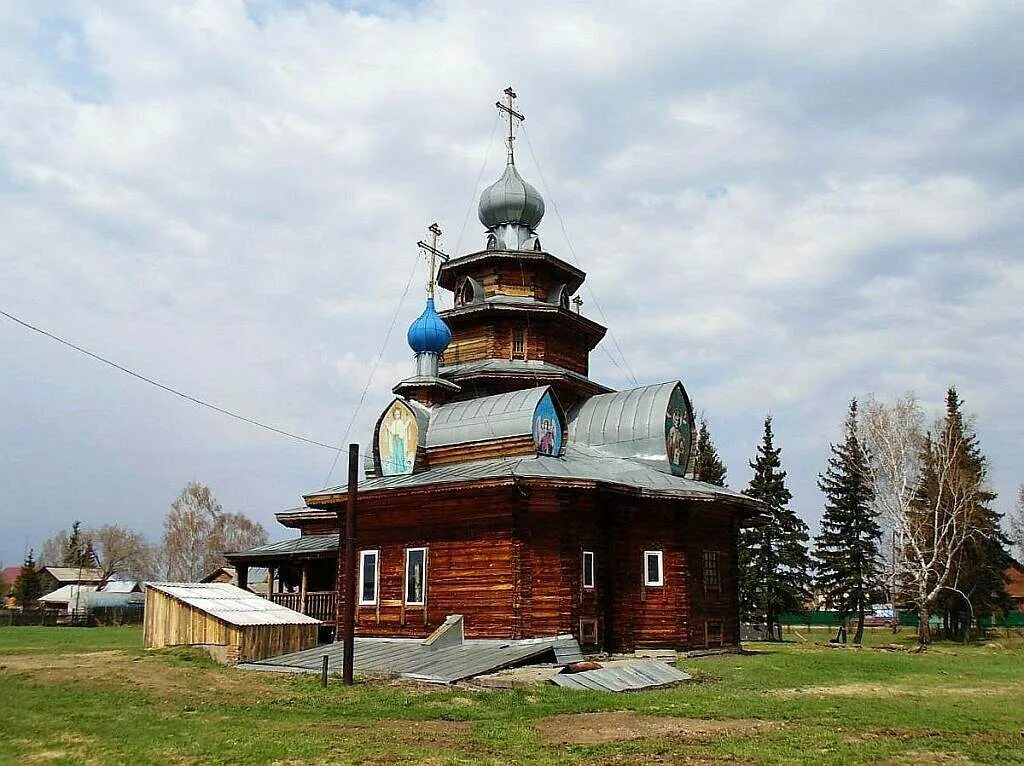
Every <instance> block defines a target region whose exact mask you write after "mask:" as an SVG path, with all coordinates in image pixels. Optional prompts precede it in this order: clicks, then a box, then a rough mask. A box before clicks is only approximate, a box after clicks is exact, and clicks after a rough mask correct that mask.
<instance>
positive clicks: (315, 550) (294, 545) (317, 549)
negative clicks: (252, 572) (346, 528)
mask: <svg viewBox="0 0 1024 766" xmlns="http://www.w3.org/2000/svg"><path fill="white" fill-rule="evenodd" d="M337 552H338V536H337V535H303V536H302V537H293V538H292V539H291V540H280V541H279V542H276V543H268V544H267V545H260V546H257V547H256V548H250V549H249V550H245V551H232V552H231V553H225V554H224V556H225V558H227V559H228V560H229V561H232V562H235V561H239V562H247V561H265V562H269V561H273V560H275V559H284V558H311V559H312V558H327V557H331V556H334V555H336V554H337Z"/></svg>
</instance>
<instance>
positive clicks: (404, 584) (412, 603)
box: [402, 547, 427, 606]
mask: <svg viewBox="0 0 1024 766" xmlns="http://www.w3.org/2000/svg"><path fill="white" fill-rule="evenodd" d="M416 551H423V599H422V600H421V601H409V600H407V599H408V598H409V559H410V554H411V553H414V552H416ZM402 603H404V604H405V605H406V606H423V605H425V604H426V603H427V549H426V548H425V547H424V548H406V549H405V576H404V577H403V578H402Z"/></svg>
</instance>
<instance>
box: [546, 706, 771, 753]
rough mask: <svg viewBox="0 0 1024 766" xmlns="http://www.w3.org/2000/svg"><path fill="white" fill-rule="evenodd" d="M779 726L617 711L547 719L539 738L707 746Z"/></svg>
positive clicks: (583, 742) (570, 742)
mask: <svg viewBox="0 0 1024 766" xmlns="http://www.w3.org/2000/svg"><path fill="white" fill-rule="evenodd" d="M777 726H778V724H777V723H774V722H771V721H759V720H757V719H753V718H737V719H731V720H722V721H719V720H708V719H703V718H672V717H669V716H658V715H641V714H640V713H632V712H629V711H614V712H607V713H577V714H567V715H555V716H551V717H549V718H544V719H542V720H541V721H540V722H538V723H537V736H538V737H539V738H540V741H541V742H542V743H543V744H545V745H549V746H563V745H599V744H601V743H603V742H624V741H627V740H634V739H661V738H672V739H682V740H686V741H691V742H704V741H707V740H710V739H715V738H717V737H731V736H737V735H753V734H756V733H758V732H760V731H766V730H768V729H773V728H775V727H777Z"/></svg>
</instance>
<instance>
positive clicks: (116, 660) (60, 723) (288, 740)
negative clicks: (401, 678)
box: [0, 627, 1024, 766]
mask: <svg viewBox="0 0 1024 766" xmlns="http://www.w3.org/2000/svg"><path fill="white" fill-rule="evenodd" d="M799 633H800V637H802V638H803V639H807V641H806V643H801V642H800V637H797V636H796V635H795V634H787V637H791V638H792V639H793V640H792V641H791V642H787V643H785V644H782V645H776V646H769V645H761V646H756V647H755V646H752V647H750V648H751V649H752V650H751V651H750V652H749V653H747V654H744V655H727V656H721V657H711V658H703V659H695V660H686V661H684V662H683V663H682V666H683V667H684V668H685V669H686V670H688V671H690V672H691V673H693V674H694V676H695V678H696V681H695V682H693V683H690V684H687V685H684V686H682V687H678V688H673V689H667V690H660V691H647V692H641V693H633V694H621V695H616V694H598V693H589V692H574V691H569V690H563V689H559V688H557V687H554V686H535V687H529V688H526V689H515V690H509V691H500V692H477V691H470V690H465V689H434V688H425V687H415V686H409V685H405V684H399V683H390V684H389V683H376V684H357V685H356V686H355V687H353V688H345V687H343V686H341V685H340V683H338V682H337V681H334V680H332V683H331V685H330V686H329V687H328V688H327V689H321V688H320V687H319V685H318V679H317V678H315V677H312V676H291V675H277V674H262V673H260V674H257V673H251V672H245V671H239V670H234V669H230V668H224V667H221V666H218V665H215V664H213V663H212V662H210V661H209V660H207V659H205V658H204V657H203V656H201V655H199V654H197V653H195V652H192V651H188V650H174V651H167V652H157V653H146V652H143V651H142V650H141V648H140V645H141V634H140V631H139V630H138V629H136V628H97V629H85V628H33V627H26V628H0V693H2V699H3V702H4V710H5V715H3V716H0V763H19V764H20V763H47V764H86V763H133V764H149V763H153V764H166V763H215V764H234V763H274V762H280V763H325V762H328V763H363V762H369V763H380V764H384V763H432V764H441V763H530V764H547V763H565V764H569V763H677V762H682V763H686V762H693V763H715V762H726V761H731V762H739V763H778V764H783V763H785V764H791V763H811V764H814V763H821V764H830V765H834V764H840V763H841V764H843V766H847V765H848V764H857V763H875V762H890V763H911V764H914V763H921V764H924V763H929V764H931V763H957V764H960V763H972V762H976V763H999V764H1004V763H1024V736H1022V734H1024V644H1022V642H1021V641H1020V639H1015V640H1011V639H1003V640H999V641H998V642H997V643H991V644H987V645H969V646H963V645H959V644H938V645H935V646H933V647H932V648H931V649H929V651H927V652H926V653H923V654H911V653H908V652H886V651H880V650H878V649H870V648H869V649H864V650H860V651H858V650H853V649H833V648H829V647H827V646H822V645H820V644H819V643H818V642H821V643H824V642H825V641H827V633H826V632H825V631H815V632H812V633H811V634H807V632H806V631H799ZM892 639H893V636H892V635H891V634H888V633H885V632H877V633H873V634H871V636H870V640H871V641H872V642H874V643H876V644H881V643H888V642H890V641H892ZM908 640H909V634H908V633H907V632H906V631H904V633H903V634H901V635H900V636H899V637H898V641H899V642H902V643H906V642H908ZM614 710H619V711H635V712H637V713H641V714H646V715H654V716H676V717H683V718H688V719H709V718H710V719H729V720H731V719H737V720H740V719H758V720H760V721H764V722H769V725H767V726H763V727H761V728H758V729H757V730H756V731H753V730H751V729H750V728H749V727H748V729H746V730H743V729H742V728H739V729H737V730H736V731H735V732H733V733H731V734H725V735H721V736H718V737H712V738H708V737H700V736H696V737H695V736H690V737H687V736H680V735H675V736H673V735H669V736H654V737H649V738H640V739H635V740H632V741H616V742H606V743H603V744H571V745H560V746H558V745H552V746H546V745H544V744H543V743H542V740H541V738H540V737H539V736H538V732H537V728H536V727H537V725H538V724H541V725H542V726H543V725H544V724H543V720H544V719H545V718H547V717H549V716H553V715H558V714H579V713H587V712H597V711H614ZM577 720H580V719H573V720H570V721H566V722H564V723H563V724H562V726H563V727H564V729H565V731H566V733H568V734H569V735H571V734H573V733H574V731H575V730H576V728H577V726H576V724H575V721H577ZM623 721H624V722H625V724H624V725H626V726H627V728H628V724H629V719H628V718H623ZM580 725H582V723H580ZM570 738H571V737H570Z"/></svg>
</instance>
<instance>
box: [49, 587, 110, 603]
mask: <svg viewBox="0 0 1024 766" xmlns="http://www.w3.org/2000/svg"><path fill="white" fill-rule="evenodd" d="M95 590H96V586H95V585H62V586H61V587H59V588H57V590H55V591H53V592H52V593H47V594H46V595H45V596H40V598H39V601H42V602H43V603H44V604H70V603H71V602H72V601H77V600H81V601H83V602H84V601H85V600H86V599H87V598H88V594H89V593H92V592H93V591H95Z"/></svg>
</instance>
